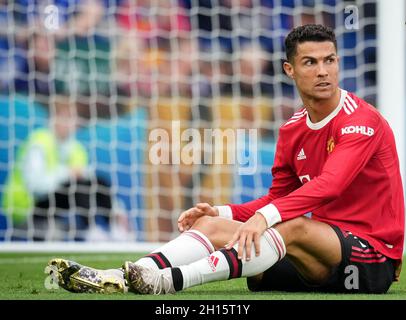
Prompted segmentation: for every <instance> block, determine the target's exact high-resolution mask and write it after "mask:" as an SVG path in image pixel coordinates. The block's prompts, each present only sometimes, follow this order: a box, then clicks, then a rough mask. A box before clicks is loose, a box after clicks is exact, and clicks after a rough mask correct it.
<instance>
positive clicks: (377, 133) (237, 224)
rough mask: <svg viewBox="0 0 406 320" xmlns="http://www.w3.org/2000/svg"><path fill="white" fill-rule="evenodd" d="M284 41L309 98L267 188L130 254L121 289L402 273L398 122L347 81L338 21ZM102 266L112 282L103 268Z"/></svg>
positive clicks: (380, 284)
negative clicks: (143, 252) (342, 77)
mask: <svg viewBox="0 0 406 320" xmlns="http://www.w3.org/2000/svg"><path fill="white" fill-rule="evenodd" d="M285 46H286V55H287V61H286V62H284V65H283V67H284V70H285V72H286V74H287V75H288V76H289V77H290V78H291V79H293V80H294V82H295V84H296V87H297V89H298V91H299V94H300V96H301V99H302V101H303V108H301V109H300V110H299V111H298V112H296V113H295V114H294V115H293V116H292V117H291V118H290V119H289V120H288V121H287V122H286V123H285V124H284V125H283V126H282V127H281V128H280V134H279V140H278V143H277V150H276V156H275V163H274V166H273V169H272V174H273V183H272V186H271V187H270V189H269V193H268V194H267V195H265V196H263V197H261V198H259V199H257V200H254V201H251V202H248V203H245V204H230V205H225V206H217V207H216V206H214V207H213V206H211V205H209V204H197V205H196V206H195V207H194V208H191V209H189V210H187V211H185V212H183V213H182V214H181V216H180V217H179V220H178V227H179V230H180V231H181V234H180V235H179V236H178V237H177V238H176V239H174V240H172V241H170V242H168V243H167V244H165V245H164V246H163V247H161V248H159V249H157V250H155V251H154V252H152V253H151V254H149V255H147V256H145V257H143V258H141V259H140V260H138V261H136V262H126V263H125V264H124V266H123V269H122V272H123V274H124V279H125V280H120V281H118V280H117V281H118V282H119V283H120V285H118V286H117V287H119V288H120V290H122V291H125V290H126V289H127V286H128V289H129V291H134V292H138V293H142V294H163V293H174V292H177V291H180V290H183V289H186V288H189V287H192V286H195V285H200V284H203V283H207V282H211V281H218V280H226V279H232V278H237V277H247V278H248V287H249V289H250V290H255V291H256V290H286V291H319V292H358V293H361V292H363V293H385V292H387V290H388V289H389V287H390V286H391V284H392V282H393V281H396V280H398V278H399V274H400V267H401V261H402V253H403V239H404V199H403V188H402V182H401V176H400V169H399V160H398V156H397V151H396V146H395V139H394V136H393V133H392V130H391V128H390V127H389V125H388V123H387V122H386V121H385V119H384V118H383V117H382V116H381V115H380V114H379V113H378V111H377V110H376V109H375V108H374V107H372V106H371V105H369V104H368V103H367V102H365V101H363V100H362V99H360V98H359V97H357V96H356V95H354V94H352V93H349V92H347V91H345V90H344V89H341V88H340V87H339V85H338V82H339V57H338V55H337V43H336V39H335V35H334V33H333V31H332V30H331V29H329V28H326V27H324V26H321V25H305V26H301V27H298V28H296V29H294V30H293V31H292V32H291V33H290V34H289V35H288V36H287V38H286V40H285ZM310 213H311V218H309V217H308V216H309V214H310ZM305 214H306V215H305ZM50 265H51V266H53V270H54V271H55V272H56V274H58V276H59V275H60V274H61V272H65V278H64V279H65V280H66V281H65V285H67V286H68V287H69V283H70V282H69V281H72V283H75V281H76V280H75V279H80V277H81V276H80V271H81V270H82V269H86V268H87V267H83V266H81V265H78V264H76V263H75V262H69V261H66V260H63V259H55V260H52V261H51V262H50ZM72 266H74V267H72ZM69 269H70V270H72V272H66V271H67V270H69ZM91 270H94V269H91ZM94 272H95V274H96V275H97V274H98V275H99V279H100V281H99V282H98V287H97V286H95V288H96V289H97V288H99V289H100V290H96V291H103V286H105V285H106V281H104V279H105V276H104V274H103V273H102V272H99V271H98V270H94ZM82 273H83V274H86V273H87V272H82ZM66 275H67V276H66ZM60 278H61V277H60ZM62 281H64V280H63V279H62ZM81 290H82V291H83V288H82V289H81ZM73 291H75V290H73ZM76 291H80V290H76Z"/></svg>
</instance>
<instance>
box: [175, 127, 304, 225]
mask: <svg viewBox="0 0 406 320" xmlns="http://www.w3.org/2000/svg"><path fill="white" fill-rule="evenodd" d="M281 135H282V134H280V135H279V140H278V143H277V147H276V153H275V161H274V165H273V167H272V177H273V180H272V186H271V187H270V188H269V193H268V194H267V195H265V196H263V197H261V198H259V199H256V200H253V201H250V202H246V203H243V204H228V205H224V206H211V205H209V204H208V203H198V204H197V205H196V206H195V207H193V208H190V209H188V210H186V211H184V212H182V214H181V215H180V216H179V219H178V229H179V231H181V232H183V231H185V230H188V229H189V228H190V227H191V226H192V225H193V223H194V222H195V221H196V220H197V219H198V218H200V217H202V216H204V215H208V216H222V217H224V218H227V219H233V220H237V221H242V222H245V221H247V220H248V219H249V218H250V217H252V216H253V215H254V214H255V212H256V211H257V210H258V209H260V208H262V207H264V206H266V205H267V204H269V203H271V202H272V201H273V200H275V199H277V198H280V197H283V196H285V195H287V194H289V193H290V192H292V191H293V190H295V189H297V188H299V187H300V186H301V183H300V181H299V179H298V178H297V176H296V174H295V173H294V172H293V170H292V169H291V167H290V165H289V163H288V161H287V160H286V152H285V150H284V146H283V139H282V138H281Z"/></svg>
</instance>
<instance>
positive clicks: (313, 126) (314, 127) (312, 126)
mask: <svg viewBox="0 0 406 320" xmlns="http://www.w3.org/2000/svg"><path fill="white" fill-rule="evenodd" d="M340 91H341V96H340V102H339V103H338V106H337V107H336V108H335V109H334V110H333V112H331V113H330V114H329V115H328V116H327V117H325V118H324V119H323V120H321V121H319V122H316V123H313V122H311V121H310V117H309V114H307V116H306V124H307V126H308V127H309V128H310V129H312V130H320V129H321V128H323V127H324V126H326V125H327V124H328V123H329V122H330V121H331V120H332V119H333V118H334V117H335V116H336V115H337V114H338V113H339V112H340V110H341V108H342V107H343V105H344V101H345V98H346V97H347V91H345V90H343V89H340Z"/></svg>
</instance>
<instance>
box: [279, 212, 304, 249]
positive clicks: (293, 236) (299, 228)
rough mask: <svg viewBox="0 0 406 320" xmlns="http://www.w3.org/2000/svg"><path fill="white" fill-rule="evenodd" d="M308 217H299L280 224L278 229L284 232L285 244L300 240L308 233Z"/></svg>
mask: <svg viewBox="0 0 406 320" xmlns="http://www.w3.org/2000/svg"><path fill="white" fill-rule="evenodd" d="M308 222H309V218H307V217H298V218H295V219H292V220H289V221H286V222H283V223H281V224H279V225H278V226H277V227H276V229H277V230H278V231H279V233H281V234H282V237H283V238H284V240H285V245H288V244H290V243H295V242H298V241H300V239H302V238H303V236H305V235H306V234H307V233H308Z"/></svg>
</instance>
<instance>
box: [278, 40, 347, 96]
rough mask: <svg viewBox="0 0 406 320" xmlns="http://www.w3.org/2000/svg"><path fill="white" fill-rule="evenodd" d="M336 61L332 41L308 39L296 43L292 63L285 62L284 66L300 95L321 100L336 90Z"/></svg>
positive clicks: (337, 59)
mask: <svg viewBox="0 0 406 320" xmlns="http://www.w3.org/2000/svg"><path fill="white" fill-rule="evenodd" d="M338 62H339V58H338V56H337V52H336V49H335V47H334V43H332V42H330V41H325V42H315V41H308V42H303V43H300V44H298V46H297V50H296V56H295V57H294V61H293V63H292V64H290V63H285V66H284V67H285V71H286V72H287V74H288V75H289V76H290V77H291V78H292V79H293V80H295V82H296V86H297V88H298V90H299V92H300V93H301V95H302V96H305V97H307V98H310V99H316V100H322V99H329V98H331V97H333V95H334V94H335V93H336V91H337V88H338V73H339V63H338Z"/></svg>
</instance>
